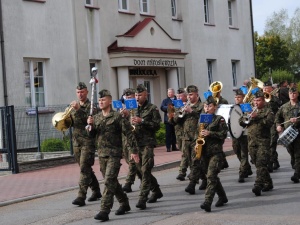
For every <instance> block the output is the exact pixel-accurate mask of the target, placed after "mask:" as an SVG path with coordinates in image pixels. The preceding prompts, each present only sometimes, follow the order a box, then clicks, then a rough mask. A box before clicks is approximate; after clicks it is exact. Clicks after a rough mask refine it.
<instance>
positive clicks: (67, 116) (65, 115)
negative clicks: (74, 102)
mask: <svg viewBox="0 0 300 225" xmlns="http://www.w3.org/2000/svg"><path fill="white" fill-rule="evenodd" d="M72 111H73V108H72V107H71V106H69V107H68V108H66V110H65V111H64V112H58V113H56V114H55V115H54V116H53V117H52V125H53V126H54V127H55V128H56V129H57V130H59V131H66V130H68V129H69V128H70V127H71V125H72V119H71V112H72Z"/></svg>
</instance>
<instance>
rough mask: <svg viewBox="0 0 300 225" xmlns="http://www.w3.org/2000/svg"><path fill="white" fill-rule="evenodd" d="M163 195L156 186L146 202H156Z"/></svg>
mask: <svg viewBox="0 0 300 225" xmlns="http://www.w3.org/2000/svg"><path fill="white" fill-rule="evenodd" d="M163 196H164V195H163V193H162V192H161V190H160V188H157V190H155V192H153V193H152V195H151V197H150V198H149V200H148V201H147V203H154V202H157V199H159V198H162V197H163Z"/></svg>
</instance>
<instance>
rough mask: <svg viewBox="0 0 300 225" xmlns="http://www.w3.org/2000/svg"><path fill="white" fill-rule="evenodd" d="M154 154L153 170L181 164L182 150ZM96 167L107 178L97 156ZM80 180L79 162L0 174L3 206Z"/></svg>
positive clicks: (158, 150)
mask: <svg viewBox="0 0 300 225" xmlns="http://www.w3.org/2000/svg"><path fill="white" fill-rule="evenodd" d="M224 151H225V153H226V155H230V154H233V151H232V147H231V139H226V141H225V143H224ZM154 153H155V158H154V161H155V166H154V168H153V171H159V170H164V169H168V168H174V167H178V166H179V162H180V159H181V152H180V151H173V152H167V151H166V148H165V146H163V147H157V148H155V150H154ZM121 163H122V166H121V169H120V173H119V178H124V177H126V175H127V173H128V165H127V163H126V162H125V160H124V159H122V161H121ZM93 168H94V171H95V174H96V176H97V178H98V180H99V181H100V182H101V180H103V177H102V175H101V173H100V168H99V161H98V159H95V165H94V166H93ZM0 173H1V172H0ZM78 180H79V166H78V165H77V164H76V163H74V164H69V165H63V166H57V167H53V168H48V169H41V170H35V171H30V172H24V173H18V174H11V173H10V174H7V175H3V176H0V190H1V192H0V207H1V206H4V205H8V204H13V203H16V202H20V201H25V200H29V199H33V198H38V197H42V196H47V195H52V194H55V193H59V192H63V191H68V190H72V189H76V188H78Z"/></svg>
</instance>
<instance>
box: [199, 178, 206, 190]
mask: <svg viewBox="0 0 300 225" xmlns="http://www.w3.org/2000/svg"><path fill="white" fill-rule="evenodd" d="M206 186H207V180H206V179H204V180H202V183H201V185H200V186H199V190H205V189H206Z"/></svg>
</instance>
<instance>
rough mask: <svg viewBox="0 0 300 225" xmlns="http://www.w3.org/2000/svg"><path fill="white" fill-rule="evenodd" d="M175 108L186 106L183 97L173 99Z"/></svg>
mask: <svg viewBox="0 0 300 225" xmlns="http://www.w3.org/2000/svg"><path fill="white" fill-rule="evenodd" d="M172 102H173V104H174V107H175V108H181V107H183V106H184V104H183V101H182V100H181V99H178V100H172Z"/></svg>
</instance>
